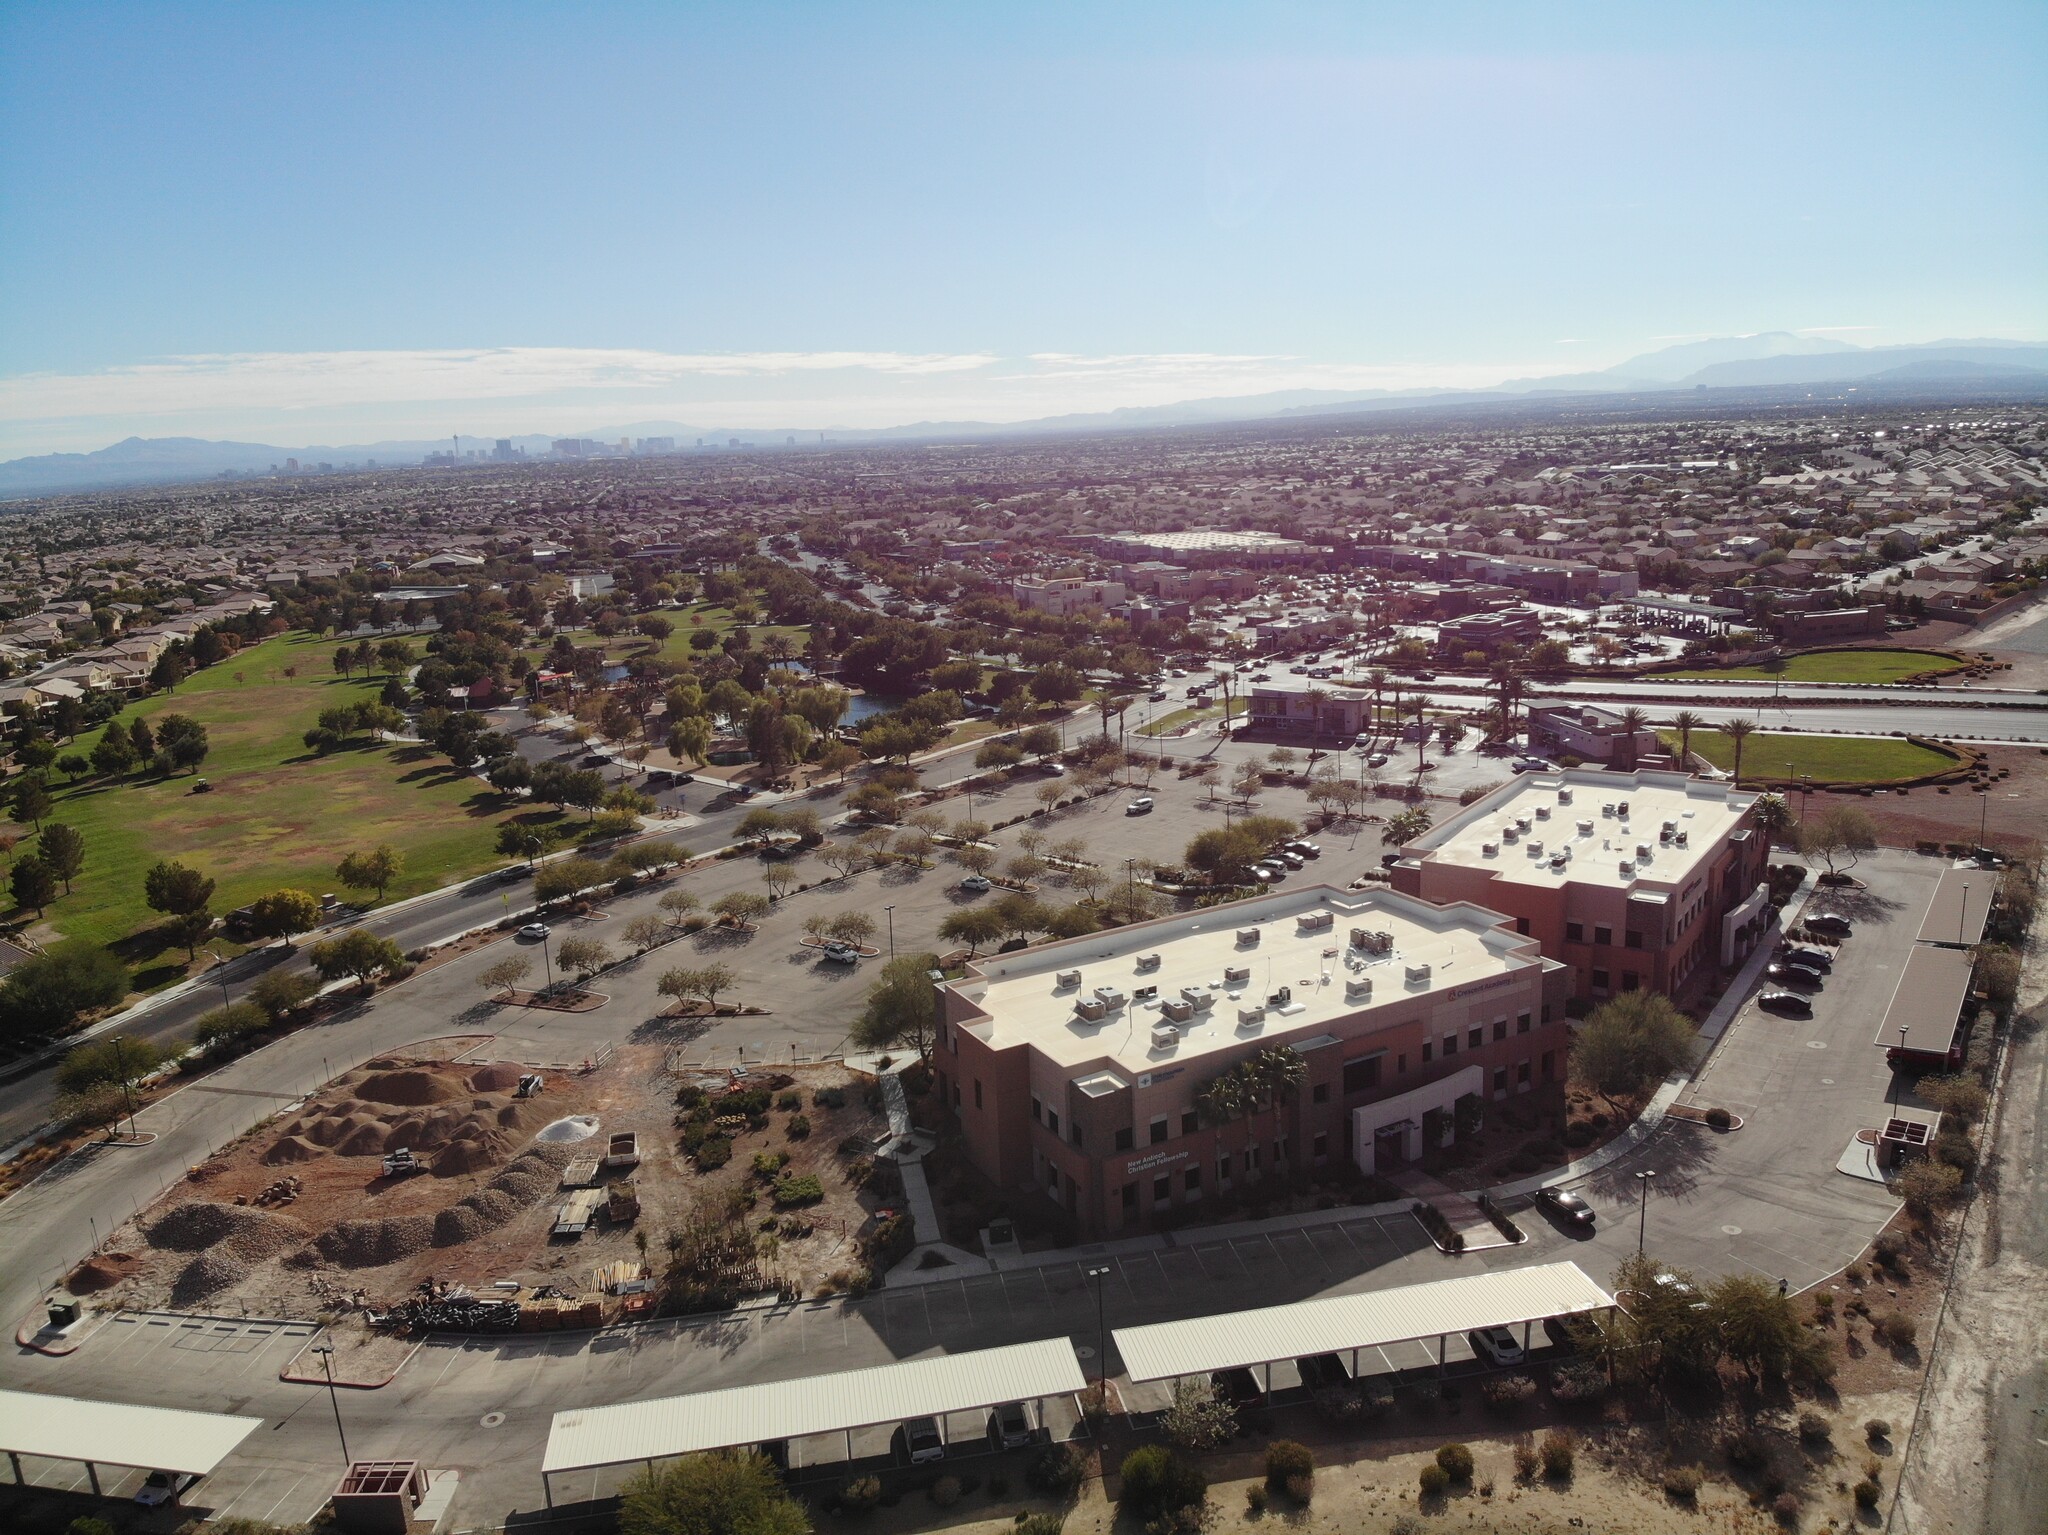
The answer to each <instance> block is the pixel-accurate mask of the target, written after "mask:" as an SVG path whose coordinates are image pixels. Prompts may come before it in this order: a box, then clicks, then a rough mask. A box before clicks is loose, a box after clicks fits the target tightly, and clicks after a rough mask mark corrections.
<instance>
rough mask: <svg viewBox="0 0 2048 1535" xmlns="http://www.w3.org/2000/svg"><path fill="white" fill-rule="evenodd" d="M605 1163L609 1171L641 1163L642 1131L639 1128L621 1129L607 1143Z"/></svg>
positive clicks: (636, 1165)
mask: <svg viewBox="0 0 2048 1535" xmlns="http://www.w3.org/2000/svg"><path fill="white" fill-rule="evenodd" d="M604 1165H605V1170H606V1171H607V1172H611V1171H614V1170H616V1169H618V1168H622V1167H638V1166H639V1165H640V1133H639V1132H638V1131H637V1130H621V1131H620V1132H619V1133H618V1134H616V1135H614V1136H613V1137H612V1138H611V1140H610V1141H609V1142H608V1143H607V1144H606V1149H605V1154H604Z"/></svg>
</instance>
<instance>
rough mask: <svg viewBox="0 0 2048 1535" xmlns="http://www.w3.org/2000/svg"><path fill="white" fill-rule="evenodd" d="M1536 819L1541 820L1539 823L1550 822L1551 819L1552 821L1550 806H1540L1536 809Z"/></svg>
mask: <svg viewBox="0 0 2048 1535" xmlns="http://www.w3.org/2000/svg"><path fill="white" fill-rule="evenodd" d="M1536 819H1537V820H1539V821H1547V820H1549V819H1550V807H1549V806H1548V805H1538V806H1537V807H1536Z"/></svg>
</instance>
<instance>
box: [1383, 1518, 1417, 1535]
mask: <svg viewBox="0 0 2048 1535" xmlns="http://www.w3.org/2000/svg"><path fill="white" fill-rule="evenodd" d="M1387 1535H1422V1521H1421V1520H1420V1519H1418V1518H1416V1517H1415V1516H1414V1515H1413V1514H1402V1515H1400V1516H1399V1517H1398V1518H1396V1519H1395V1520H1394V1522H1393V1523H1392V1524H1390V1525H1388V1526H1387Z"/></svg>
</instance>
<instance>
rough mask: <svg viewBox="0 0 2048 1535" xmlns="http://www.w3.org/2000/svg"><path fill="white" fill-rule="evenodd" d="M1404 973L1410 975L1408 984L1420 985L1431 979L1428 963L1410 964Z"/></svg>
mask: <svg viewBox="0 0 2048 1535" xmlns="http://www.w3.org/2000/svg"><path fill="white" fill-rule="evenodd" d="M1404 973H1405V974H1406V975H1407V977H1408V984H1409V985H1410V986H1419V985H1421V984H1422V983H1423V982H1424V981H1426V980H1428V979H1429V977H1430V967H1429V966H1428V965H1410V966H1409V967H1408V968H1407V970H1406V971H1405V972H1404Z"/></svg>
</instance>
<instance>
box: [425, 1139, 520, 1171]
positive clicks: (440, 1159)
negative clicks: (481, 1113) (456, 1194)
mask: <svg viewBox="0 0 2048 1535" xmlns="http://www.w3.org/2000/svg"><path fill="white" fill-rule="evenodd" d="M511 1149H512V1137H511V1136H509V1135H507V1134H506V1133H505V1132H504V1131H502V1130H493V1131H491V1132H490V1133H489V1134H488V1135H477V1136H464V1137H462V1138H461V1139H460V1140H453V1141H450V1142H449V1143H448V1144H447V1145H445V1146H443V1147H442V1148H441V1149H440V1150H439V1151H437V1152H435V1153H434V1159H433V1161H432V1162H430V1163H429V1164H428V1166H429V1167H430V1168H431V1169H432V1170H433V1174H434V1176H435V1177H436V1178H454V1177H458V1176H460V1175H461V1174H463V1173H480V1172H482V1171H483V1170H484V1169H485V1168H487V1167H496V1166H497V1165H498V1164H499V1163H500V1162H502V1161H504V1160H505V1155H506V1153H507V1152H509V1151H511Z"/></svg>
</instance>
